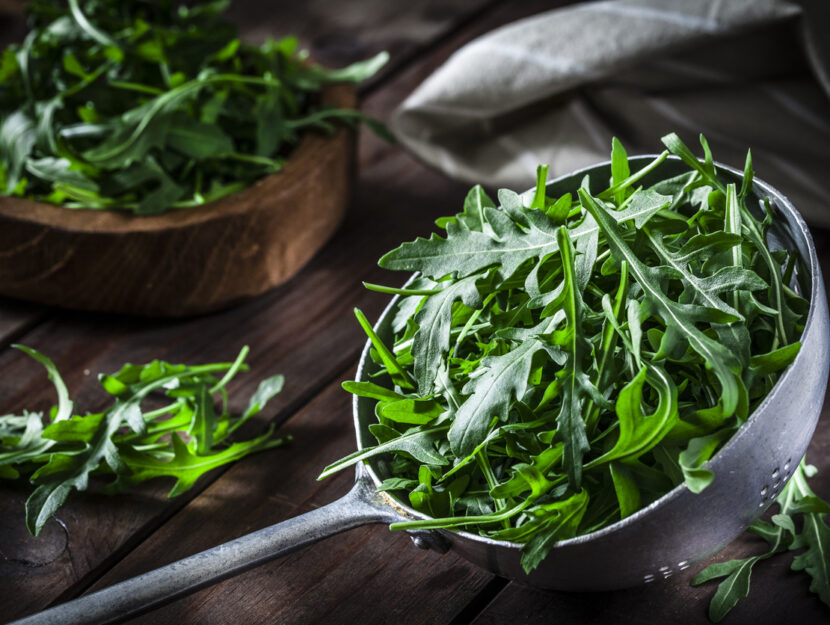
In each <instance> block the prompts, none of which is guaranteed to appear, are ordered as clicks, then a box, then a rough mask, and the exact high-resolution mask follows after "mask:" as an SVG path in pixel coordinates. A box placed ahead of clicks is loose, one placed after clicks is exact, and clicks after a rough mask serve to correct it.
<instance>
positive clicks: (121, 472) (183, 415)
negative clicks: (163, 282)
mask: <svg viewBox="0 0 830 625" xmlns="http://www.w3.org/2000/svg"><path fill="white" fill-rule="evenodd" d="M15 347H17V348H18V349H20V350H21V351H23V352H25V353H26V354H28V355H29V356H31V357H32V358H34V359H35V360H37V361H38V362H39V363H41V364H42V365H43V366H44V367H45V368H46V371H47V373H48V375H49V379H50V380H51V381H52V383H53V384H54V386H55V390H56V391H57V394H58V404H57V405H56V406H55V407H54V408H52V410H51V411H50V412H49V414H48V415H47V416H46V417H44V415H43V414H41V413H34V412H24V414H23V415H22V416H15V415H3V416H0V478H6V479H16V478H19V477H21V476H26V477H28V479H29V481H30V482H31V483H32V484H33V485H34V486H35V490H34V492H33V493H32V494H31V496H30V497H29V498H28V500H27V501H26V525H27V527H28V528H29V531H30V532H31V533H32V534H34V535H35V536H37V535H38V534H39V533H40V531H41V530H42V529H43V526H44V524H45V523H46V521H48V520H49V519H50V518H51V517H52V516H54V514H55V513H56V511H57V510H58V508H60V506H61V505H63V503H64V502H65V501H66V498H67V497H68V496H69V494H70V492H71V491H72V490H73V489H74V490H79V491H81V490H86V489H87V488H88V486H89V478H90V476H91V475H99V474H102V475H109V476H113V477H114V479H112V480H111V481H110V483H109V484H108V485H107V486H106V488H105V489H104V491H105V492H109V493H114V492H118V491H122V490H124V489H125V488H127V487H129V486H131V485H133V484H137V483H139V482H143V481H145V480H148V479H152V478H155V477H172V478H175V480H176V482H175V485H174V486H173V489H172V490H171V491H170V493H169V496H170V497H175V496H176V495H180V494H181V493H183V492H185V491H186V490H187V489H189V488H190V487H191V486H193V484H194V483H195V482H196V480H197V479H198V478H199V477H200V476H201V475H202V474H204V473H206V472H207V471H210V470H211V469H214V468H216V467H219V466H222V465H224V464H227V463H228V462H233V461H234V460H238V459H240V458H243V457H244V456H246V455H248V454H251V453H254V452H256V451H262V450H264V449H271V448H273V447H279V446H281V445H284V444H285V443H287V442H288V441H290V437H283V438H274V437H273V430H274V428H273V426H270V427H269V428H268V429H267V430H266V431H265V432H263V433H262V434H260V435H259V436H257V437H255V438H253V439H251V440H247V441H235V442H230V437H231V435H232V434H233V433H234V432H235V431H236V430H238V429H239V428H240V427H241V426H242V425H243V424H244V423H245V422H246V421H248V419H250V418H251V417H253V416H254V415H256V414H258V413H259V412H260V411H261V410H262V409H263V408H264V407H265V405H266V404H267V402H268V401H269V400H270V399H271V398H272V397H274V396H275V395H276V394H277V393H279V392H280V391H281V390H282V386H283V376H281V375H276V376H272V377H270V378H266V379H264V380H262V382H260V384H259V387H258V389H257V390H256V392H255V393H254V394H253V395H252V396H251V398H250V400H249V401H248V406H247V408H246V409H245V411H244V412H243V413H242V414H241V415H238V416H232V415H231V414H230V413H229V412H228V394H227V390H226V387H227V384H228V383H229V382H230V381H231V380H232V379H233V378H234V376H236V374H237V373H239V372H240V371H246V370H247V369H248V367H247V365H245V357H246V356H247V354H248V348H247V347H244V348H243V349H242V350H241V351H240V352H239V355H238V356H237V358H236V360H235V361H234V362H230V363H215V364H208V365H196V366H189V365H174V364H170V363H167V362H163V361H161V360H154V361H153V362H151V363H148V364H146V365H131V364H128V365H124V366H123V367H122V368H121V369H120V370H119V371H118V372H116V373H113V374H111V375H107V374H102V375H100V376H99V381H100V383H101V387H102V388H103V389H104V390H105V391H106V392H107V393H108V394H109V395H111V396H112V397H113V400H112V404H111V405H110V406H109V407H108V408H107V409H106V410H103V411H102V412H98V413H94V414H86V415H80V414H75V413H74V405H73V402H72V400H70V398H69V393H68V392H67V389H66V385H65V384H64V382H63V380H62V379H61V377H60V374H59V373H58V370H57V368H56V367H55V365H54V363H53V362H52V361H51V360H50V359H49V358H47V357H46V356H44V355H43V354H40V353H39V352H37V351H35V350H33V349H30V348H28V347H25V346H22V345H16V346H15ZM217 376H221V377H217ZM158 397H164V398H165V399H166V401H165V402H164V405H163V406H160V407H157V408H153V409H149V410H145V409H144V408H143V404H144V403H145V402H147V401H148V400H150V399H158ZM217 399H218V401H219V406H220V407H219V410H218V411H217V409H216V401H217Z"/></svg>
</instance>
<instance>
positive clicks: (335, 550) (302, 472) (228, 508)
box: [96, 369, 491, 624]
mask: <svg viewBox="0 0 830 625" xmlns="http://www.w3.org/2000/svg"><path fill="white" fill-rule="evenodd" d="M349 373H350V375H351V374H353V371H352V370H351V369H350V372H349ZM339 386H340V382H339V381H337V382H336V383H335V384H332V385H331V386H330V387H328V388H327V389H326V390H325V391H324V392H323V393H321V394H320V395H319V396H318V397H317V398H315V399H314V400H313V401H312V402H311V403H310V404H309V405H308V406H307V407H306V408H304V409H303V410H302V411H300V412H299V413H298V414H297V415H296V416H294V417H292V418H291V419H290V420H289V421H288V422H287V423H286V424H285V425H284V426H283V431H285V432H288V433H291V434H293V435H294V437H295V443H294V444H293V445H291V446H290V447H287V448H284V449H278V450H274V451H272V452H267V453H266V454H263V455H261V456H260V457H258V458H247V459H245V460H243V461H241V462H239V463H237V464H236V465H234V467H233V468H232V469H230V470H229V471H228V472H227V473H226V474H225V475H223V476H222V478H221V479H220V480H217V481H216V482H215V483H214V484H212V485H211V486H210V487H208V488H207V489H206V490H205V491H204V492H203V493H202V494H201V495H200V496H199V497H198V498H197V499H196V500H194V501H192V502H191V503H190V504H188V505H187V506H186V507H185V508H184V509H183V510H182V511H181V512H179V513H178V514H177V515H176V516H175V517H174V518H173V519H171V520H170V521H169V522H168V523H166V524H165V526H164V527H163V528H161V529H160V530H159V531H157V532H156V533H155V534H153V537H152V540H150V541H146V542H145V543H143V544H142V545H141V546H139V547H138V548H137V549H136V550H135V551H134V552H133V553H131V554H130V556H129V558H127V559H126V560H125V561H124V562H122V563H120V564H118V565H117V566H115V567H114V568H113V570H112V571H110V572H109V573H107V575H106V576H104V578H102V579H101V581H100V582H99V584H96V587H99V586H102V585H108V584H111V583H113V582H115V581H117V580H120V579H123V578H126V577H130V576H133V575H135V574H138V573H140V572H143V571H145V570H147V569H150V568H152V567H155V566H158V565H159V564H161V563H162V562H168V561H172V560H174V559H177V558H180V557H184V556H186V555H189V554H191V553H194V552H196V551H199V550H201V549H204V548H206V547H209V546H212V545H216V544H219V543H221V542H224V541H227V540H230V539H233V538H236V537H238V536H241V535H243V534H245V533H247V532H250V531H252V530H255V529H259V528H260V527H265V526H267V525H269V524H271V523H274V522H277V521H279V520H282V519H285V518H287V517H290V516H295V515H297V514H300V513H302V512H305V511H307V510H309V509H311V508H314V507H317V506H320V505H323V504H325V503H329V502H331V501H333V500H334V499H336V498H337V497H339V496H340V495H342V494H344V493H345V491H346V490H348V488H349V486H350V485H351V482H352V476H353V474H352V471H351V470H347V471H344V472H343V473H341V474H339V475H337V476H335V477H332V478H329V479H326V480H324V481H322V482H317V481H316V477H317V475H318V474H319V471H320V470H321V468H322V467H323V466H325V465H326V464H327V463H329V462H331V461H332V460H334V459H337V458H339V457H342V456H343V455H345V454H347V453H348V452H349V451H351V450H352V449H353V448H354V434H353V429H352V420H351V402H350V400H349V397H348V396H347V394H346V393H345V392H343V391H342V390H341V389H340V388H339ZM161 554H163V555H161ZM490 577H491V576H490V575H489V574H487V573H486V572H483V571H481V570H479V569H477V568H476V567H473V566H472V565H470V564H468V563H465V562H464V561H463V560H461V559H460V558H459V557H458V556H455V555H454V554H447V555H445V556H439V555H438V554H435V553H433V552H428V551H427V552H425V551H422V550H420V549H417V548H416V547H414V546H413V545H412V544H411V542H410V541H409V538H408V537H407V536H406V535H405V534H392V533H390V532H389V530H388V529H386V528H385V527H382V526H374V527H366V528H359V529H357V530H352V531H350V532H348V533H345V534H341V535H338V536H335V537H332V538H330V539H328V540H326V541H324V542H322V543H319V544H317V545H314V546H312V547H309V548H307V549H305V550H303V551H300V552H297V553H295V554H292V555H290V556H288V557H285V558H283V559H280V560H277V561H275V562H273V563H270V564H267V565H265V566H262V567H259V568H257V569H255V570H253V571H250V572H248V573H245V574H243V575H241V576H238V577H236V578H234V579H230V580H227V581H225V582H223V583H221V584H219V585H217V586H214V587H212V588H208V589H205V590H203V591H201V592H199V593H197V594H196V595H193V596H191V597H187V598H184V599H181V600H179V601H177V602H175V603H174V604H171V605H169V606H167V607H164V608H162V609H160V610H157V611H154V612H153V613H150V614H148V615H146V616H144V617H141V618H138V619H135V620H134V622H135V623H148V624H149V623H185V622H188V623H204V624H210V623H228V622H241V623H317V622H324V621H325V622H332V621H333V622H360V623H389V622H408V623H449V622H451V621H452V619H453V617H454V616H455V614H456V613H457V612H458V611H460V610H462V609H463V608H464V606H465V605H466V604H467V602H468V601H469V600H470V599H471V598H472V597H473V596H475V594H476V593H477V592H478V591H479V590H480V589H481V588H482V587H483V586H484V585H485V584H486V583H487V582H488V581H489V579H490ZM426 597H429V601H424V599H425V598H426ZM368 606H371V609H367V607H368ZM437 606H440V607H441V609H440V610H439V609H436V608H437Z"/></svg>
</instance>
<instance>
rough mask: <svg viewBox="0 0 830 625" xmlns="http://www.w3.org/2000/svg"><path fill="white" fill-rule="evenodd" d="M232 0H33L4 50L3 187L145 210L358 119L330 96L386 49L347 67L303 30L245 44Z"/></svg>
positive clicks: (197, 192)
mask: <svg viewBox="0 0 830 625" xmlns="http://www.w3.org/2000/svg"><path fill="white" fill-rule="evenodd" d="M228 5H229V2H228V1H227V0H222V1H214V2H204V1H202V2H196V3H191V4H189V5H185V4H179V3H175V2H173V1H172V0H127V1H125V0H68V3H67V2H62V1H57V0H32V2H30V3H29V4H28V7H27V8H28V12H29V16H30V17H29V19H30V24H31V30H30V32H29V34H28V36H27V37H26V38H25V40H24V41H23V43H22V44H19V45H12V46H10V47H9V48H7V49H5V50H3V51H2V55H1V56H0V119H2V122H0V193H2V194H4V195H13V196H21V197H28V198H33V199H37V200H41V201H45V202H51V203H54V204H61V205H63V206H66V207H68V208H89V209H119V210H125V211H132V212H133V213H135V214H141V215H147V214H156V213H160V212H163V211H165V210H167V209H171V208H173V209H176V208H189V207H194V206H199V205H201V204H204V203H206V202H210V201H212V200H216V199H218V198H221V197H223V196H226V195H229V194H231V193H234V192H236V191H239V190H241V189H243V188H245V187H247V186H250V185H251V184H253V183H254V182H255V181H256V180H258V179H259V178H262V177H263V176H265V175H267V174H270V173H273V172H276V171H279V170H280V169H281V167H282V165H283V163H284V160H285V158H286V157H287V156H288V155H289V153H290V151H291V149H292V148H293V147H294V146H295V145H296V144H297V142H298V140H299V137H300V135H301V134H302V133H304V132H306V131H308V130H314V129H316V130H322V131H331V130H332V128H333V127H334V125H335V124H347V125H354V124H356V123H358V122H361V121H362V122H365V123H367V124H368V125H369V126H370V127H371V128H373V129H374V130H375V131H376V132H378V133H379V134H382V135H383V136H386V137H388V136H389V135H388V132H387V131H386V130H385V128H384V127H383V125H382V124H380V123H379V122H376V121H375V120H372V119H371V118H369V117H366V116H365V115H363V114H361V113H360V112H359V111H356V110H351V109H338V108H330V107H326V106H324V105H323V103H321V101H320V90H321V89H322V87H323V86H324V85H326V84H327V83H333V82H353V83H357V82H360V81H363V80H365V79H366V78H369V77H370V76H372V75H373V74H374V73H375V72H376V71H377V70H378V69H379V68H380V67H381V66H383V64H384V63H385V62H386V60H387V58H388V55H387V54H386V53H385V52H384V53H381V54H378V55H377V56H375V57H374V58H371V59H368V60H366V61H362V62H359V63H355V64H353V65H350V66H349V67H346V68H343V69H335V70H327V69H324V68H321V67H319V66H316V65H312V64H310V63H308V62H307V60H306V56H305V53H302V52H298V51H297V39H296V38H294V37H286V38H284V39H281V40H279V41H269V42H267V43H265V44H263V45H261V46H253V45H249V44H245V43H242V42H240V40H239V39H238V38H237V34H236V30H235V28H234V26H233V25H232V24H230V23H229V22H227V21H225V20H224V19H223V18H222V17H221V14H222V12H223V11H224V10H225V9H226V8H227V6H228Z"/></svg>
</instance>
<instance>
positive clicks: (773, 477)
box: [772, 467, 778, 479]
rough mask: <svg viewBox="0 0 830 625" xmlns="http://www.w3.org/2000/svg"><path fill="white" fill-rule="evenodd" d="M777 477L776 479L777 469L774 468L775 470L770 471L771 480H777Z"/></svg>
mask: <svg viewBox="0 0 830 625" xmlns="http://www.w3.org/2000/svg"><path fill="white" fill-rule="evenodd" d="M777 477H778V467H775V468H774V469H773V470H772V479H775V478H777Z"/></svg>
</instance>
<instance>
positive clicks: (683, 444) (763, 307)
mask: <svg viewBox="0 0 830 625" xmlns="http://www.w3.org/2000/svg"><path fill="white" fill-rule="evenodd" d="M663 141H664V143H665V144H666V147H667V148H668V150H667V151H666V152H664V153H663V154H661V155H660V156H659V157H657V158H656V159H655V160H654V161H653V162H652V163H651V164H649V165H648V166H646V167H644V168H643V169H641V170H640V171H637V172H634V173H632V172H631V171H630V170H629V161H628V158H627V155H626V153H625V150H624V148H623V147H622V145H621V144H620V143H619V142H618V141H617V140H616V139H615V140H614V142H613V147H612V154H611V156H612V162H611V180H610V181H609V182H608V187H607V188H606V189H605V190H603V191H602V192H600V193H592V192H591V188H592V187H591V185H590V182H591V181H589V180H588V179H587V178H586V179H585V180H583V182H582V184H581V185H580V186H579V188H577V189H574V190H573V192H572V193H566V194H565V195H563V196H561V197H554V198H551V197H547V195H546V184H545V183H546V177H547V168H546V167H540V168H539V170H538V182H537V185H536V189H535V192H534V193H532V194H528V195H526V196H521V195H519V194H516V193H514V192H512V191H508V190H505V189H502V190H501V191H500V192H499V194H498V199H499V203H500V205H501V207H500V208H497V207H496V205H495V202H493V200H491V199H490V198H489V197H488V196H487V195H486V194H485V193H484V191H483V190H482V189H481V187H478V186H477V187H474V188H473V189H472V190H471V191H470V193H469V195H468V196H467V198H466V200H465V204H464V210H463V211H462V212H461V213H459V214H458V215H456V216H454V217H448V218H443V219H440V220H439V221H438V225H439V226H441V227H443V228H445V229H446V232H447V235H446V237H439V236H437V235H433V236H432V237H431V238H429V239H423V238H418V239H416V240H415V241H412V242H410V243H404V244H402V245H401V246H400V247H398V248H397V249H395V250H393V251H391V252H389V253H388V254H386V255H385V256H384V257H383V258H381V260H380V265H381V266H382V267H385V268H387V269H392V270H403V271H411V272H419V273H420V275H419V276H418V277H417V278H416V279H414V280H413V281H412V282H410V283H409V284H408V285H407V286H406V287H405V288H402V289H395V288H390V287H377V286H375V285H367V286H368V287H369V288H371V289H375V290H381V291H383V292H388V293H399V294H400V295H401V298H400V300H399V302H398V305H397V311H396V316H395V318H394V324H393V325H394V331H395V336H394V341H393V342H391V344H389V345H384V344H383V342H382V341H381V339H380V338H379V337H378V336H376V335H375V333H374V332H373V331H372V329H371V326H370V325H369V323H368V321H367V320H366V319H365V317H364V316H363V315H362V313H360V312H359V311H358V313H357V314H358V319H359V320H360V322H361V325H362V326H363V327H364V329H365V330H366V332H367V334H368V335H369V337H370V338H371V340H372V343H373V347H374V349H373V350H372V352H371V355H372V358H373V359H374V360H375V362H377V363H378V364H379V365H380V368H381V374H388V376H387V375H382V376H381V377H378V378H377V379H376V381H377V383H375V382H368V381H362V382H347V383H345V384H344V387H345V388H346V390H348V391H350V392H352V393H355V394H356V395H360V396H362V397H367V398H371V399H374V400H377V404H376V414H377V419H378V421H377V423H375V424H372V425H371V426H370V431H371V433H372V434H373V435H374V437H375V438H376V439H377V441H378V444H377V446H375V447H371V448H367V449H363V450H359V451H357V452H355V453H354V454H351V455H350V456H348V457H346V458H344V459H342V460H340V461H339V462H336V463H334V464H332V465H331V466H329V467H327V468H326V469H325V470H324V472H323V474H322V476H321V477H323V476H326V475H329V474H331V473H334V472H335V471H338V470H340V469H342V468H344V467H346V466H349V465H352V464H354V463H356V462H359V461H362V460H365V459H367V458H370V457H373V456H376V455H378V454H383V455H384V456H383V457H384V461H385V463H386V466H387V467H388V471H389V475H391V476H392V477H390V478H389V479H387V480H386V481H385V482H384V484H383V486H382V488H383V489H385V490H389V491H394V492H395V493H396V494H397V495H398V496H400V497H402V498H404V499H406V498H408V500H409V502H410V504H411V505H412V506H413V507H414V508H415V509H417V510H419V511H422V512H424V513H425V514H428V515H429V516H430V517H433V518H432V519H429V520H419V521H413V522H408V523H399V524H396V525H393V529H416V528H420V529H428V528H458V529H466V530H473V531H478V532H479V533H481V534H482V535H484V536H488V537H491V538H495V539H503V540H509V541H515V542H520V543H524V548H523V552H522V553H523V555H522V564H523V566H524V568H525V570H527V571H530V570H532V569H534V568H535V567H536V566H537V565H538V564H539V562H540V561H541V560H542V559H543V558H544V557H545V555H546V554H547V553H548V551H549V550H550V548H551V547H552V545H553V544H554V543H555V542H557V541H559V540H562V539H567V538H571V537H573V536H576V535H580V534H586V533H589V532H592V531H595V530H597V529H599V528H602V527H605V526H607V525H609V524H611V523H613V522H615V521H618V520H620V519H622V518H625V517H627V516H629V515H630V514H632V513H633V512H635V511H637V510H639V509H640V508H642V507H643V506H645V505H647V504H648V503H650V502H651V501H654V500H656V499H657V498H659V497H660V496H662V495H663V494H665V493H666V492H668V491H669V490H671V489H672V488H673V487H674V486H676V485H678V484H681V483H684V482H685V484H686V485H687V486H688V487H689V488H690V489H691V490H693V491H695V492H700V491H701V490H702V489H704V488H706V486H707V485H708V484H709V483H711V481H712V479H713V475H712V473H711V472H710V471H709V470H708V469H707V468H706V467H705V465H706V463H707V461H708V460H709V459H710V458H711V457H712V456H713V454H714V453H715V452H716V451H717V450H718V449H719V448H720V447H721V446H722V445H723V443H724V442H725V441H727V440H728V439H729V438H730V436H732V434H733V433H734V432H735V431H736V430H737V428H739V427H740V425H741V424H742V423H744V422H745V421H746V419H747V418H748V416H749V415H750V413H751V412H752V410H753V409H754V408H755V407H756V406H757V405H758V404H759V403H760V401H761V400H762V399H763V398H764V397H765V396H766V395H767V394H768V393H769V391H770V390H771V388H772V387H773V385H774V384H775V381H776V379H777V376H778V375H779V372H780V371H781V370H782V369H784V368H785V367H786V366H787V365H788V364H789V363H790V362H792V360H793V359H794V358H795V356H796V355H797V353H798V351H799V348H800V343H799V342H798V340H797V339H798V338H799V337H800V335H801V332H802V329H803V323H804V320H805V317H806V311H807V302H806V301H805V300H804V299H803V298H802V297H800V296H799V295H798V294H797V293H796V292H795V291H794V289H793V288H792V286H791V284H792V283H794V280H793V275H794V272H795V269H796V265H797V263H798V262H799V261H798V258H797V257H796V254H795V253H794V252H788V251H786V250H775V251H772V250H770V249H769V248H768V246H767V244H766V232H767V229H768V227H769V226H770V225H771V223H772V209H771V207H770V206H769V204H768V203H766V205H765V206H764V213H765V216H764V218H763V219H761V220H759V219H758V218H756V216H754V215H753V213H752V212H751V211H750V210H749V208H748V204H747V202H748V196H749V193H750V190H751V188H752V178H753V172H752V166H751V159H750V157H749V156H747V162H746V168H745V173H744V178H743V181H742V183H740V184H736V183H729V182H728V181H726V180H724V179H722V178H721V177H719V175H718V174H717V173H716V169H715V166H714V164H713V160H712V155H711V153H710V151H709V148H708V145H707V143H706V141H705V139H704V138H703V137H701V143H702V145H703V149H704V155H705V157H704V159H703V160H702V161H699V160H698V159H697V158H696V157H695V156H694V155H693V154H692V152H691V151H690V150H689V149H688V148H687V147H686V146H685V145H684V144H683V143H682V142H681V141H680V139H679V138H678V137H677V136H676V135H674V134H671V135H668V136H666V137H664V139H663ZM669 152H671V153H674V154H676V155H677V156H679V157H680V159H681V160H682V161H683V162H684V163H685V164H687V165H688V166H689V171H688V172H687V173H683V174H681V175H678V176H675V177H672V178H669V179H663V180H660V181H659V182H657V183H656V184H650V185H649V186H644V185H643V184H641V182H642V181H643V180H644V179H645V178H646V176H647V175H648V174H650V173H652V172H653V171H654V170H655V169H656V168H658V167H659V165H660V164H661V163H662V162H663V161H664V160H665V159H666V158H667V157H668V154H669ZM593 182H594V183H597V182H598V181H593ZM603 182H604V181H603ZM594 188H596V184H595V185H594Z"/></svg>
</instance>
